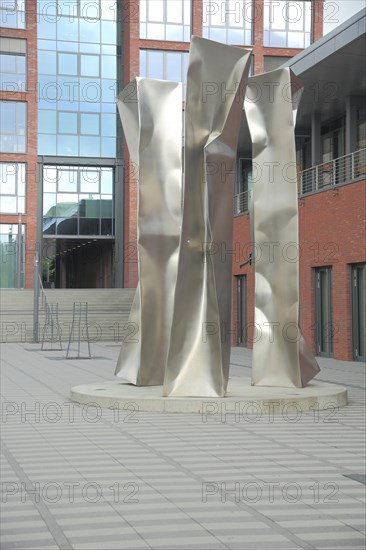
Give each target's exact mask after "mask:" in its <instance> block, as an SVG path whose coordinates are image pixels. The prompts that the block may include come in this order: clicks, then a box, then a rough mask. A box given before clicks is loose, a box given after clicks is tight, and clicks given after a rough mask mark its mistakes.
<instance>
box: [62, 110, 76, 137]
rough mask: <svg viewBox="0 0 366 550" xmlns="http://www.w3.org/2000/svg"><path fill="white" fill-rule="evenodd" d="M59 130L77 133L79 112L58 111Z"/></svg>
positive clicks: (64, 132) (66, 132)
mask: <svg viewBox="0 0 366 550" xmlns="http://www.w3.org/2000/svg"><path fill="white" fill-rule="evenodd" d="M58 131H59V132H60V134H77V132H78V115H77V113H65V112H63V111H59V113H58Z"/></svg>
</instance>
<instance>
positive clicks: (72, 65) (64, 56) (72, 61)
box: [47, 52, 78, 75]
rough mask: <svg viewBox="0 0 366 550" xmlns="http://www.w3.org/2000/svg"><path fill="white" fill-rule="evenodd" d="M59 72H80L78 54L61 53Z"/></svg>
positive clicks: (73, 73) (74, 73)
mask: <svg viewBox="0 0 366 550" xmlns="http://www.w3.org/2000/svg"><path fill="white" fill-rule="evenodd" d="M47 53H48V52H47ZM58 72H59V74H71V75H76V74H78V56H77V55H76V54H72V53H59V54H58Z"/></svg>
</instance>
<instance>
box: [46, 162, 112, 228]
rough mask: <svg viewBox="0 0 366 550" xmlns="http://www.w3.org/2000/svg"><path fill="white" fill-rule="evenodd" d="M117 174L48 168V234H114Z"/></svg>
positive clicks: (95, 169)
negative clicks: (114, 180) (115, 181)
mask: <svg viewBox="0 0 366 550" xmlns="http://www.w3.org/2000/svg"><path fill="white" fill-rule="evenodd" d="M113 174H114V171H113V168H109V167H103V168H101V167H96V166H93V167H85V166H80V167H79V166H62V167H61V166H59V167H57V166H45V167H44V176H43V231H44V233H45V234H47V235H55V234H59V235H66V234H69V235H70V234H79V235H106V234H108V235H112V219H113V217H114V205H113ZM56 180H57V193H56ZM56 218H58V219H57V223H55V219H56ZM102 218H103V223H102V222H101V219H102ZM72 220H73V221H72Z"/></svg>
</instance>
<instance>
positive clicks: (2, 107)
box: [0, 101, 27, 153]
mask: <svg viewBox="0 0 366 550" xmlns="http://www.w3.org/2000/svg"><path fill="white" fill-rule="evenodd" d="M26 109H27V104H26V103H25V102H21V101H0V133H1V141H0V151H1V152H2V153H25V152H26V124H27V120H26V119H27V114H26V113H27V111H26Z"/></svg>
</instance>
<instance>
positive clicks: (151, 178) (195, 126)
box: [116, 37, 319, 397]
mask: <svg viewBox="0 0 366 550" xmlns="http://www.w3.org/2000/svg"><path fill="white" fill-rule="evenodd" d="M249 61H250V52H249V51H248V50H244V49H241V48H235V47H231V46H226V45H223V44H219V43H216V42H212V41H210V40H206V39H203V38H198V37H193V38H192V42H191V50H190V57H189V69H188V79H187V101H186V109H185V121H186V128H185V147H184V155H185V163H184V165H185V172H184V186H183V199H184V201H183V213H181V182H182V173H183V169H182V143H181V137H182V99H181V97H182V96H181V85H180V84H178V83H175V82H168V81H158V80H152V79H147V78H136V79H135V80H134V81H133V83H130V84H129V86H128V87H127V88H125V90H124V91H123V92H122V93H121V94H120V96H119V100H118V108H119V112H120V116H121V119H122V124H123V128H124V132H125V136H126V139H127V144H128V148H129V151H130V156H131V160H132V162H133V163H134V164H135V165H136V166H137V167H138V170H139V178H138V179H139V182H138V183H139V186H138V235H137V242H138V261H139V283H138V287H137V290H136V295H135V299H134V303H133V306H132V310H131V314H130V322H132V323H134V324H135V325H136V326H137V328H138V335H137V339H136V341H132V342H125V344H124V345H123V347H122V350H121V353H120V356H119V359H118V363H117V368H116V374H117V375H118V376H120V377H122V378H124V379H125V380H128V381H129V382H132V383H133V384H136V385H161V384H163V395H164V396H182V397H183V396H185V397H189V396H191V397H210V396H219V397H223V396H224V395H225V391H226V387H227V383H228V375H229V362H230V344H231V342H230V326H231V264H232V257H231V254H230V250H231V248H232V224H233V216H232V197H233V180H234V168H235V160H236V153H237V141H238V134H239V127H240V120H241V112H242V107H243V98H244V95H245V87H246V79H247V73H248V71H249ZM250 82H251V83H252V84H255V86H256V88H257V90H258V89H259V90H260V93H259V94H257V96H256V99H255V100H254V101H250V100H249V99H246V101H245V112H246V116H247V120H248V124H249V129H250V133H251V137H252V141H253V162H254V163H255V164H256V166H257V168H259V171H258V170H257V173H259V176H258V177H257V178H256V181H255V183H254V193H253V226H254V238H255V242H256V244H257V247H259V249H260V250H261V251H262V252H264V251H267V252H269V253H270V255H268V254H267V255H266V254H264V253H262V255H261V257H259V258H257V259H256V262H255V269H256V299H255V323H256V327H257V328H258V329H259V331H260V332H261V334H260V338H259V339H257V340H256V341H255V343H254V350H253V370H252V383H253V384H255V385H265V386H290V387H301V386H304V385H305V384H306V383H307V382H308V381H309V380H310V379H311V378H313V376H315V374H316V373H317V372H318V371H319V367H318V365H317V363H316V361H315V359H314V357H313V356H312V354H311V352H310V351H309V349H308V348H307V346H306V344H305V341H304V340H303V338H302V336H301V335H300V334H299V329H298V320H299V282H298V279H299V277H298V275H299V273H298V271H299V262H298V258H293V255H291V253H293V249H295V251H296V252H297V251H298V250H299V243H298V205H297V183H296V157H295V141H294V128H295V121H296V112H297V106H298V102H299V99H300V95H301V94H300V93H299V83H298V81H297V80H296V78H295V76H294V75H293V74H292V73H291V71H290V70H289V69H280V70H277V71H273V72H272V73H266V74H264V75H261V76H257V77H253V78H252V79H250ZM295 88H297V89H296V90H295ZM131 91H134V93H132V94H131ZM295 92H296V93H295ZM179 237H180V238H179ZM286 255H287V256H286Z"/></svg>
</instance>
